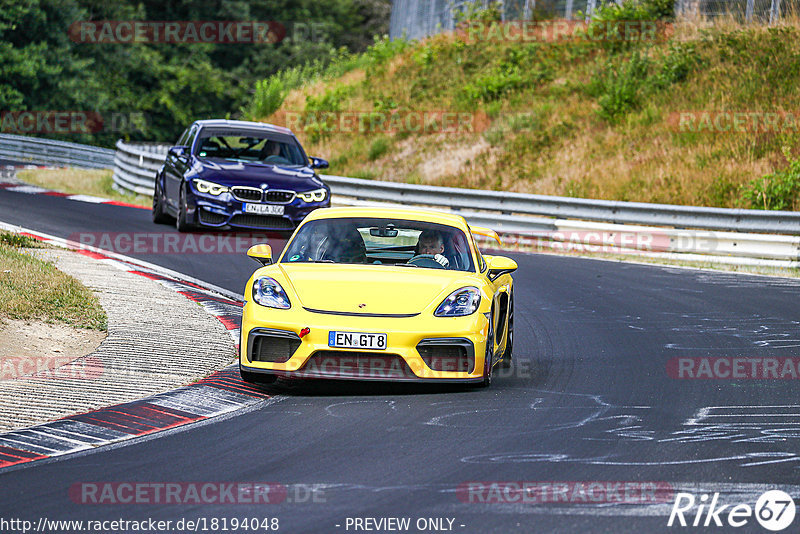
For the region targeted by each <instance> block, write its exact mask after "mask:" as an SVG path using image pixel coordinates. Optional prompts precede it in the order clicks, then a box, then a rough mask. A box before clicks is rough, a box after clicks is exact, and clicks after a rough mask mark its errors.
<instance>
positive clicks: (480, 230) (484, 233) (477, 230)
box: [469, 226, 503, 245]
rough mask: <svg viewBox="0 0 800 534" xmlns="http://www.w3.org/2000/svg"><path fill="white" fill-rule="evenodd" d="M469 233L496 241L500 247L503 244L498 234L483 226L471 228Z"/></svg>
mask: <svg viewBox="0 0 800 534" xmlns="http://www.w3.org/2000/svg"><path fill="white" fill-rule="evenodd" d="M469 231H470V232H472V233H473V234H475V235H482V236H483V237H488V238H490V239H494V240H495V241H497V243H498V244H499V245H502V244H503V242H502V241H500V236H499V235H497V232H495V231H494V230H490V229H489V228H483V227H482V226H470V227H469Z"/></svg>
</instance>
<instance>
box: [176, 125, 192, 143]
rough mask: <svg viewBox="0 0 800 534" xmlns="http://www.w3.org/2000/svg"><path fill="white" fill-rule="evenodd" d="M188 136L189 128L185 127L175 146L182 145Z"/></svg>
mask: <svg viewBox="0 0 800 534" xmlns="http://www.w3.org/2000/svg"><path fill="white" fill-rule="evenodd" d="M188 136H189V128H186V129H185V130H184V131H183V133H182V134H181V136H180V137H179V138H178V140H177V141H176V142H175V146H184V145H183V143H184V142H185V141H186V138H187V137H188Z"/></svg>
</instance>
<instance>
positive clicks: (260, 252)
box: [247, 244, 272, 265]
mask: <svg viewBox="0 0 800 534" xmlns="http://www.w3.org/2000/svg"><path fill="white" fill-rule="evenodd" d="M247 255H248V256H250V257H251V258H253V259H254V260H256V261H257V262H258V263H260V264H261V265H270V264H272V247H271V246H269V245H265V244H262V245H253V246H252V247H250V248H249V249H247Z"/></svg>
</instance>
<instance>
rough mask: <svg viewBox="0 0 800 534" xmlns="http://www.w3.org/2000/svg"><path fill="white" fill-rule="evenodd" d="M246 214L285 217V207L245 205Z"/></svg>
mask: <svg viewBox="0 0 800 534" xmlns="http://www.w3.org/2000/svg"><path fill="white" fill-rule="evenodd" d="M244 212H245V213H257V214H259V215H283V206H280V205H277V206H276V205H275V204H245V205H244Z"/></svg>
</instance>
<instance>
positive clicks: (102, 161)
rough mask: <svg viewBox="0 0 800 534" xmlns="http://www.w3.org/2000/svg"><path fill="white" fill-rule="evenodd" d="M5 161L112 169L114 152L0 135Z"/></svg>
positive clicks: (46, 140) (33, 138)
mask: <svg viewBox="0 0 800 534" xmlns="http://www.w3.org/2000/svg"><path fill="white" fill-rule="evenodd" d="M2 158H6V159H10V160H14V161H19V162H21V163H25V164H31V165H58V166H68V167H86V168H91V169H110V168H111V167H113V166H114V151H113V150H111V149H110V148H100V147H96V146H91V145H82V144H79V143H69V142H66V141H54V140H53V139H44V138H41V137H25V136H22V135H11V134H0V159H2Z"/></svg>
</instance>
